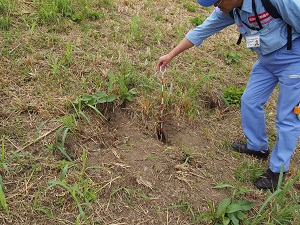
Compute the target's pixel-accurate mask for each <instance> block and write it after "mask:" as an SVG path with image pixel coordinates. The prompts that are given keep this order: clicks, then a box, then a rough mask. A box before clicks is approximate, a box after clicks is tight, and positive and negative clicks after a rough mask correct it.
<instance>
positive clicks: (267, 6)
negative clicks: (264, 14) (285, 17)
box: [261, 0, 282, 19]
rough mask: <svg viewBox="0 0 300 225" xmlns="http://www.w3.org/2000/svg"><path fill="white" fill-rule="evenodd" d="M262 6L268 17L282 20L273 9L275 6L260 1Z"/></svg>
mask: <svg viewBox="0 0 300 225" xmlns="http://www.w3.org/2000/svg"><path fill="white" fill-rule="evenodd" d="M261 2H262V4H263V6H264V7H265V9H266V10H267V11H268V13H270V15H271V16H272V17H273V18H275V19H277V18H282V17H281V15H280V14H279V12H278V10H277V9H276V8H275V6H274V5H273V4H272V3H271V1H270V0H261Z"/></svg>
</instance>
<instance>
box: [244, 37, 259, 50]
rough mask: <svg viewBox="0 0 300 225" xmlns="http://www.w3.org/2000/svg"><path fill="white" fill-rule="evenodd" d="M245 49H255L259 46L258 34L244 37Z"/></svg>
mask: <svg viewBox="0 0 300 225" xmlns="http://www.w3.org/2000/svg"><path fill="white" fill-rule="evenodd" d="M246 45H247V48H257V47H259V46H260V37H259V34H252V35H247V36H246Z"/></svg>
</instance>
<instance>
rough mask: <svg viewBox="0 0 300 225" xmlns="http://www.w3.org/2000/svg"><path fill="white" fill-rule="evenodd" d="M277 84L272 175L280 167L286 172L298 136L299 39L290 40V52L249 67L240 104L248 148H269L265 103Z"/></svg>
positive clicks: (277, 53) (281, 52) (265, 59)
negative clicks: (249, 73)
mask: <svg viewBox="0 0 300 225" xmlns="http://www.w3.org/2000/svg"><path fill="white" fill-rule="evenodd" d="M277 84H279V96H278V100H277V109H275V108H274V113H275V112H276V129H277V140H276V144H275V146H274V149H273V150H272V154H271V157H270V169H271V170H272V171H273V172H275V173H279V172H280V169H281V166H282V165H284V171H285V172H286V171H288V169H289V167H290V160H291V157H292V155H293V153H294V151H295V149H296V146H297V143H298V139H299V135H300V120H299V119H298V117H297V115H296V114H294V112H293V109H294V107H295V106H296V105H298V104H299V102H300V38H298V39H296V40H294V41H293V43H292V49H291V50H287V49H286V47H283V48H281V49H279V50H277V51H275V52H273V53H271V54H268V55H265V56H263V55H260V56H259V57H258V61H257V62H256V63H255V64H254V66H253V68H252V73H251V76H250V79H249V81H248V84H247V87H246V89H245V91H244V94H243V96H242V103H241V114H242V127H243V132H244V134H245V136H246V138H247V147H248V148H249V149H252V150H256V151H261V150H267V149H268V136H267V132H266V121H265V111H264V104H265V103H266V102H267V100H268V99H269V98H270V96H271V94H272V92H273V90H274V88H275V87H276V85H277Z"/></svg>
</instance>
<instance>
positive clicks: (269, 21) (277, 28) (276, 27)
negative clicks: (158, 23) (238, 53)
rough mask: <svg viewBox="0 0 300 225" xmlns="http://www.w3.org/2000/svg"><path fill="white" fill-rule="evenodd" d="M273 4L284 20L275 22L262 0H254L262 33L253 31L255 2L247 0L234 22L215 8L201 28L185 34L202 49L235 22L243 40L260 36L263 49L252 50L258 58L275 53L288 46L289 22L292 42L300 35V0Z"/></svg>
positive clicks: (226, 14)
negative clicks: (209, 38) (202, 45)
mask: <svg viewBox="0 0 300 225" xmlns="http://www.w3.org/2000/svg"><path fill="white" fill-rule="evenodd" d="M271 2H272V4H273V5H274V6H275V7H276V9H277V10H278V12H279V13H280V15H281V16H282V19H281V18H277V19H274V18H273V17H272V16H271V15H270V14H269V13H268V12H267V10H266V9H265V8H264V7H263V5H262V2H261V0H255V4H256V12H257V15H258V17H259V20H260V23H261V25H262V27H263V28H262V29H260V30H254V29H253V28H259V25H258V23H257V21H256V17H255V13H254V11H253V8H252V0H244V2H243V5H242V7H241V8H236V9H234V10H233V12H234V19H233V18H232V17H231V16H230V15H229V14H228V13H224V12H222V11H221V10H220V9H219V8H218V7H216V8H215V10H214V11H213V12H212V14H211V15H210V16H209V17H208V18H207V19H206V20H205V21H204V22H203V23H202V24H201V25H199V26H197V27H195V28H194V29H193V30H190V31H189V32H188V33H187V34H186V38H187V39H188V40H189V41H191V42H192V43H193V44H194V45H196V46H199V45H201V44H202V42H203V41H204V40H205V39H206V38H207V37H209V36H211V35H213V34H215V33H217V32H218V31H220V30H222V29H224V28H225V27H228V26H230V25H232V24H234V23H236V25H237V27H238V30H239V32H240V33H241V34H242V35H243V37H244V38H245V37H246V36H247V35H254V34H259V36H260V47H256V48H251V50H252V51H255V52H257V54H259V55H266V54H268V53H271V52H274V51H276V50H277V49H280V48H282V47H283V46H285V45H286V44H287V23H288V24H290V25H291V26H292V40H294V39H296V38H298V37H299V36H300V0H286V1H285V0H271ZM237 13H239V14H240V16H238V15H237ZM245 24H247V25H248V26H247V25H245ZM249 27H250V28H252V29H250V28H249Z"/></svg>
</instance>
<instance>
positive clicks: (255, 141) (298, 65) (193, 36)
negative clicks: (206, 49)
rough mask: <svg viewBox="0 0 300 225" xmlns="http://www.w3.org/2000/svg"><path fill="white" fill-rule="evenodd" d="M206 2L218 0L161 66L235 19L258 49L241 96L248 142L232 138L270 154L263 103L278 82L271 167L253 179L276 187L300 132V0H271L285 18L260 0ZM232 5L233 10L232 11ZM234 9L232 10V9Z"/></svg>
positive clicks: (205, 1)
mask: <svg viewBox="0 0 300 225" xmlns="http://www.w3.org/2000/svg"><path fill="white" fill-rule="evenodd" d="M198 3H199V4H200V5H202V6H212V5H214V6H215V9H214V11H213V12H212V13H211V15H210V16H209V17H208V18H207V19H206V20H205V21H204V22H203V23H202V24H201V25H199V26H197V27H195V28H194V29H193V30H190V31H189V32H188V33H187V34H186V36H185V38H184V39H183V40H182V41H181V42H180V43H179V44H178V45H177V46H176V47H175V48H174V49H172V50H171V51H170V52H169V53H168V54H166V55H164V56H161V57H160V58H159V60H158V63H157V69H162V68H165V67H166V66H167V65H168V63H169V62H170V61H171V60H172V59H173V58H174V57H175V56H177V55H178V54H180V53H181V52H183V51H185V50H187V49H189V48H191V47H193V46H200V45H201V44H202V42H203V41H204V40H205V39H206V38H208V37H209V36H211V35H213V34H215V33H217V32H218V31H220V30H222V29H224V28H225V27H227V26H230V25H232V24H234V23H235V24H236V25H237V27H238V30H239V32H240V33H241V35H242V36H243V38H244V39H245V42H246V46H247V47H248V48H250V49H251V50H252V51H254V52H256V53H257V56H258V60H257V61H256V62H255V64H254V65H253V68H252V71H251V75H250V78H249V81H248V84H247V87H246V89H245V91H244V93H243V95H242V99H241V117H242V118H241V119H242V128H243V132H244V134H245V137H246V139H247V141H246V143H233V145H232V147H233V150H234V151H237V152H240V153H244V154H248V155H252V156H255V157H257V158H262V159H266V158H268V156H269V154H270V151H269V146H268V136H267V133H266V121H265V113H264V104H265V103H266V102H267V100H268V99H269V97H270V96H271V94H272V92H273V90H274V88H275V86H276V85H277V84H279V85H280V89H279V97H278V101H277V111H276V112H277V114H276V121H275V122H276V128H277V140H276V144H275V146H274V148H273V149H272V151H271V155H270V160H269V168H268V170H267V171H266V172H265V173H264V174H263V175H262V176H261V177H259V178H258V179H257V180H256V181H255V186H256V187H257V188H259V189H273V190H274V189H275V188H276V187H277V183H278V179H279V174H280V171H281V167H282V166H283V169H284V171H283V172H284V175H285V173H286V172H287V171H288V170H289V167H290V161H291V157H292V155H293V153H294V151H295V149H296V146H297V143H298V139H299V135H300V120H299V119H298V116H297V115H296V114H295V113H294V111H293V110H294V107H295V106H297V105H298V104H299V102H300V1H299V0H289V1H285V0H271V3H272V4H273V5H274V6H275V8H276V9H277V11H278V12H279V14H280V15H281V16H282V18H273V17H272V16H271V15H270V13H269V12H268V11H267V10H266V9H265V8H264V7H263V4H262V2H261V0H198ZM232 10H233V11H232ZM231 11H232V12H233V16H231V15H229V12H231ZM287 24H289V25H290V26H291V27H292V32H291V37H290V40H291V46H292V47H291V48H288V47H287V43H288V39H289V38H288V30H287Z"/></svg>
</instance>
